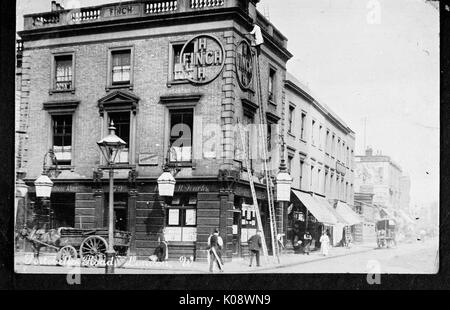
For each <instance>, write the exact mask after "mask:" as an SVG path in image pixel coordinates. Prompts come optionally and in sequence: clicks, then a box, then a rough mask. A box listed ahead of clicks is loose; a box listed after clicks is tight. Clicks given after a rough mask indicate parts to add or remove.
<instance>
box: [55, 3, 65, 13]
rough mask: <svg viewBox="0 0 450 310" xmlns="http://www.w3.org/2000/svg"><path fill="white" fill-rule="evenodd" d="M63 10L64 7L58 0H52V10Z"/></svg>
mask: <svg viewBox="0 0 450 310" xmlns="http://www.w3.org/2000/svg"><path fill="white" fill-rule="evenodd" d="M61 10H64V8H63V7H62V6H61V4H60V3H57V2H56V1H52V12H55V11H61Z"/></svg>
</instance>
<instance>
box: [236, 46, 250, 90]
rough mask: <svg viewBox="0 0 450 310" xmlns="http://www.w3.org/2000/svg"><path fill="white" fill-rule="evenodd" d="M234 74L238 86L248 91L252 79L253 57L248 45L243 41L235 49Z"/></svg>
mask: <svg viewBox="0 0 450 310" xmlns="http://www.w3.org/2000/svg"><path fill="white" fill-rule="evenodd" d="M236 74H237V77H238V82H239V86H241V88H243V89H248V88H249V87H250V86H251V83H252V78H253V57H252V49H251V47H250V44H248V42H247V41H245V40H242V41H241V42H240V43H239V44H238V46H237V47H236Z"/></svg>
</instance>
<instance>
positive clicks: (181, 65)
mask: <svg viewBox="0 0 450 310" xmlns="http://www.w3.org/2000/svg"><path fill="white" fill-rule="evenodd" d="M183 46H184V43H172V44H171V47H170V48H171V55H170V56H169V57H170V60H169V64H170V65H169V69H170V72H169V74H170V78H169V80H172V81H183V80H186V79H188V78H190V77H192V74H193V72H194V66H193V65H191V59H190V58H189V57H190V55H191V53H192V52H193V51H194V44H189V45H188V46H187V47H186V49H185V50H184V52H185V54H184V55H185V56H184V57H185V59H183V55H181V51H182V49H183Z"/></svg>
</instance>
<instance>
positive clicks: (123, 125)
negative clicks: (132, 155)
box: [108, 111, 130, 163]
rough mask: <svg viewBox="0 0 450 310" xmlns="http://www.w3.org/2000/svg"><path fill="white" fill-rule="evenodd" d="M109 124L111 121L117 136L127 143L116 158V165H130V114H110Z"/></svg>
mask: <svg viewBox="0 0 450 310" xmlns="http://www.w3.org/2000/svg"><path fill="white" fill-rule="evenodd" d="M108 116H109V121H108V124H111V121H112V122H113V123H114V127H115V128H116V135H117V136H118V137H120V138H121V139H122V140H123V141H125V143H126V145H125V147H124V148H123V149H122V151H121V152H120V153H119V156H117V157H116V161H115V162H116V163H128V162H129V147H130V112H128V111H126V112H109V113H108Z"/></svg>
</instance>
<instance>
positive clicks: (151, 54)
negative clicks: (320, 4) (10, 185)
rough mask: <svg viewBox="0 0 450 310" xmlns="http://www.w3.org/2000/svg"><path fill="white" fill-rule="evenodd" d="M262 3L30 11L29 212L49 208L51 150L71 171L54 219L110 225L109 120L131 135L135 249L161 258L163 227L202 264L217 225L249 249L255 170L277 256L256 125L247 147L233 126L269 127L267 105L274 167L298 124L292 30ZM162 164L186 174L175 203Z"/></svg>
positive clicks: (128, 224)
mask: <svg viewBox="0 0 450 310" xmlns="http://www.w3.org/2000/svg"><path fill="white" fill-rule="evenodd" d="M258 2H259V1H257V0H250V1H249V0H209V1H208V0H174V1H158V0H156V1H133V2H121V3H115V4H106V5H101V6H95V7H85V8H78V9H71V10H64V9H63V8H61V7H60V6H58V5H57V4H55V3H52V11H51V12H47V13H39V14H30V15H25V16H24V30H23V31H21V32H19V35H20V37H21V45H20V57H21V58H20V64H19V59H18V69H17V79H16V80H17V91H18V93H19V94H20V98H19V99H18V104H17V105H18V109H19V110H18V114H19V115H20V120H19V122H20V123H19V124H18V127H19V132H21V133H25V134H22V135H20V136H19V137H18V139H17V140H18V145H17V166H18V168H20V170H23V171H24V172H25V173H26V176H25V178H24V181H25V182H26V183H27V185H28V186H29V191H28V196H27V197H26V198H25V200H24V202H25V204H24V205H25V207H26V209H27V208H28V209H33V208H34V207H37V206H38V205H39V204H40V201H39V199H36V197H35V188H34V185H33V182H34V180H36V178H37V177H38V176H39V175H40V174H41V173H42V158H43V157H44V154H46V152H47V151H48V150H49V149H52V150H53V152H54V154H55V156H56V161H57V167H58V170H59V171H60V172H61V173H59V175H58V176H57V177H55V178H53V179H52V181H53V183H54V185H53V190H52V194H51V198H50V208H51V210H52V217H51V226H53V227H64V226H69V227H76V228H94V227H106V226H107V220H108V219H107V217H108V193H109V188H108V175H107V173H105V170H104V167H105V164H106V163H105V161H104V159H103V158H102V155H101V154H100V151H99V150H98V147H97V144H96V142H97V141H98V140H100V139H101V138H102V137H104V136H105V135H106V134H107V133H108V127H109V124H110V123H111V121H113V122H114V125H115V127H116V134H117V135H118V136H119V137H120V138H121V139H123V140H124V141H125V142H126V144H127V145H126V148H125V149H124V150H123V151H122V152H121V153H120V156H119V157H118V158H117V159H116V164H115V170H114V171H115V175H114V184H115V186H114V222H115V228H116V229H120V230H127V231H129V232H131V234H132V239H131V244H130V248H129V250H130V254H131V255H132V256H136V257H137V258H141V259H147V258H148V256H149V255H152V254H153V252H154V249H155V247H156V246H157V245H158V234H159V233H160V232H161V231H162V229H163V228H164V231H165V238H166V240H167V241H168V244H169V259H178V258H179V257H180V256H186V257H190V256H193V257H194V258H195V259H197V260H202V259H206V253H207V250H206V247H207V239H208V236H209V234H210V233H211V232H212V230H213V229H214V228H216V227H217V228H219V230H220V235H221V236H222V238H223V240H224V253H223V256H224V258H225V260H229V259H231V258H232V257H234V256H241V255H245V254H247V252H248V251H247V250H246V247H247V239H248V237H249V236H250V235H251V234H252V233H254V232H255V231H256V218H255V216H256V214H255V210H254V209H253V206H252V204H253V202H252V195H251V191H250V186H249V181H248V177H247V172H246V171H247V170H248V169H250V170H251V171H252V174H253V176H254V182H255V189H256V195H257V199H258V205H259V207H260V212H261V219H262V223H263V229H264V232H265V238H266V242H267V247H268V249H269V252H270V249H271V246H270V244H271V236H270V229H269V212H268V206H267V196H266V195H267V194H266V185H265V184H263V180H264V177H263V175H264V174H263V171H262V169H261V166H262V165H261V162H262V160H261V159H259V158H258V156H255V154H256V153H257V152H258V151H257V150H255V149H256V148H257V146H256V147H255V145H258V144H259V143H258V137H257V136H256V135H254V134H252V133H250V132H249V131H250V130H246V132H245V138H244V140H245V141H244V145H245V146H244V147H245V148H246V150H245V152H243V150H242V147H240V146H241V145H242V144H241V142H240V140H239V132H238V130H236V124H237V123H238V122H239V123H242V124H243V125H249V124H258V123H261V116H260V113H259V109H261V108H263V110H262V111H265V113H264V114H265V116H264V118H265V120H264V123H267V132H268V137H267V149H268V151H269V154H268V156H269V159H270V165H271V167H272V168H271V169H272V175H275V174H276V172H277V171H278V167H279V166H280V160H281V159H282V158H284V157H285V154H284V152H283V148H282V147H281V139H279V136H284V137H286V136H287V135H286V133H289V130H290V129H289V128H287V127H290V126H291V125H290V122H292V119H291V118H290V117H288V116H289V115H290V114H289V113H290V112H289V111H291V108H290V103H288V102H286V101H287V99H286V98H287V94H286V92H287V91H286V87H285V83H286V80H287V79H286V62H287V61H288V60H289V59H290V58H291V57H292V55H291V54H290V53H289V51H288V50H287V39H286V38H285V37H284V36H283V35H282V34H281V33H280V32H279V31H278V30H277V29H276V28H275V27H274V26H273V25H272V24H271V23H270V22H269V21H268V20H267V19H266V18H264V17H263V16H262V15H261V14H260V13H259V12H258V11H257V10H256V4H257V3H258ZM255 24H256V25H258V26H259V27H260V28H261V31H262V35H263V38H264V44H263V45H262V46H261V54H260V56H259V63H257V64H256V63H255V62H254V61H255V59H257V58H255V57H253V54H254V53H253V52H252V48H251V47H250V44H249V43H250V41H249V32H250V31H251V30H252V29H253V27H254V25H255ZM257 68H259V72H260V74H259V75H258V77H259V81H260V85H261V90H260V95H261V100H258V95H259V94H258V92H259V91H258V90H257V85H258V84H257V81H256V78H257V75H256V73H255V72H256V69H257ZM260 104H263V105H264V106H263V107H260ZM302 115H303V114H302ZM302 117H303V116H302ZM288 118H289V119H288ZM299 119H300V118H299ZM302 132H303V125H302ZM259 139H261V138H260V137H259ZM288 143H289V141H288ZM291 150H292V148H291ZM288 151H289V150H288ZM245 153H247V154H249V156H250V158H251V160H250V161H249V164H248V165H249V166H250V167H247V165H246V163H245V161H244V159H243V156H244V154H245ZM288 155H289V154H288ZM300 155H301V154H300ZM352 155H353V151H352ZM289 156H291V155H289ZM292 158H293V157H292V156H291V157H289V158H288V163H289V160H291V159H292ZM308 158H309V157H308ZM302 160H304V159H302ZM308 160H309V159H308ZM165 165H168V166H170V167H171V169H172V171H173V172H174V177H175V179H176V185H175V193H174V196H173V197H172V198H171V199H163V198H162V197H160V196H159V195H158V185H157V178H158V177H159V176H160V175H161V174H162V172H163V168H164V166H165ZM288 166H290V164H289V165H288ZM102 168H103V169H102ZM311 171H313V170H311ZM314 171H315V170H314ZM318 171H319V172H320V169H319V170H318ZM291 173H292V172H291ZM302 173H303V172H301V171H300V181H301V177H302ZM294 178H295V177H294ZM304 179H305V178H304ZM311 182H312V181H311ZM350 182H352V181H350ZM303 183H306V181H305V180H304V181H303ZM303 183H302V182H300V183H299V184H298V185H297V186H296V187H297V188H299V189H300V190H302V189H304V187H303V185H304V184H303ZM311 184H312V183H311ZM308 195H309V194H308ZM349 197H350V196H349ZM297 203H298V202H295V204H296V205H297ZM302 203H303V204H304V205H306V204H305V203H304V201H302ZM295 208H297V207H295ZM287 209H288V206H287V205H285V206H284V207H282V205H281V206H277V207H276V210H275V211H276V212H275V213H276V214H275V218H276V222H277V229H278V233H284V234H286V232H287V230H289V229H290V226H289V227H288V225H286V223H287V222H288V214H287V213H288V210H287ZM22 214H25V216H22ZM26 214H27V213H26V212H20V210H19V213H18V216H17V218H18V220H17V223H19V224H16V225H18V226H20V223H22V224H23V223H24V222H30V221H31V219H30V218H29V217H28V218H27V216H26ZM287 235H289V234H287Z"/></svg>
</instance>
